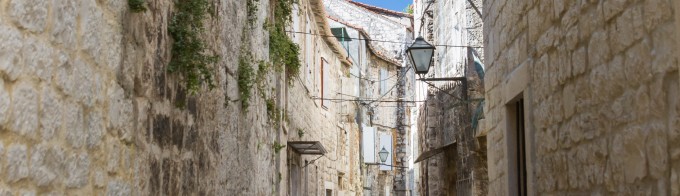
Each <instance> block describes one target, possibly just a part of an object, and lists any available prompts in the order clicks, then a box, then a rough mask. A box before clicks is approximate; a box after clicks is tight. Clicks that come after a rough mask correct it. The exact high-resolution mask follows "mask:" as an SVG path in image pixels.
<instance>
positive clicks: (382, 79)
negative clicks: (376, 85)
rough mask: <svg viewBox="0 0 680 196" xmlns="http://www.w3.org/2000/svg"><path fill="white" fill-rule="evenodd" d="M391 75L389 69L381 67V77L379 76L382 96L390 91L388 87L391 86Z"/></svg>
mask: <svg viewBox="0 0 680 196" xmlns="http://www.w3.org/2000/svg"><path fill="white" fill-rule="evenodd" d="M389 75H390V74H389V72H388V71H387V69H385V68H384V67H383V68H380V78H379V80H380V95H381V96H382V95H384V94H385V93H387V92H388V91H389V89H388V88H389V86H388V85H387V78H389Z"/></svg>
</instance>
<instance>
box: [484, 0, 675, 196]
mask: <svg viewBox="0 0 680 196" xmlns="http://www.w3.org/2000/svg"><path fill="white" fill-rule="evenodd" d="M483 7H484V11H483V12H482V13H483V14H484V25H485V29H484V37H486V38H487V39H485V42H484V52H485V56H486V59H487V60H486V70H487V74H486V77H485V87H486V103H485V104H486V105H485V116H486V119H485V120H484V121H486V122H484V123H482V127H483V128H482V130H483V132H484V133H483V134H485V135H487V138H488V143H487V144H488V146H487V147H488V162H489V180H490V182H489V195H561V194H576V195H582V194H583V195H679V194H680V180H679V179H680V178H678V175H679V174H680V173H679V172H680V146H678V144H679V142H678V141H680V134H678V130H680V124H679V122H680V117H679V116H678V113H679V112H680V104H679V102H678V100H680V99H679V98H678V97H679V96H680V94H678V92H679V91H680V87H679V85H680V81H679V79H678V69H679V64H678V57H679V56H680V55H679V54H680V53H679V50H678V49H679V47H680V45H679V43H678V41H679V36H678V35H680V12H678V9H680V2H679V1H668V0H644V1H609V0H601V1H506V0H491V1H484V6H483Z"/></svg>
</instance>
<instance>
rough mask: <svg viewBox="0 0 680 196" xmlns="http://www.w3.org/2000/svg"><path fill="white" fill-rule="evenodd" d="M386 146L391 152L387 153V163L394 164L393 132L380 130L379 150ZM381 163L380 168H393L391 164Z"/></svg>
mask: <svg viewBox="0 0 680 196" xmlns="http://www.w3.org/2000/svg"><path fill="white" fill-rule="evenodd" d="M382 148H385V150H387V152H389V154H388V155H387V160H386V161H385V165H392V155H393V152H392V134H391V133H390V132H380V146H378V151H381V150H382ZM385 165H380V170H392V167H391V166H385Z"/></svg>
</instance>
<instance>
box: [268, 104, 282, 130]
mask: <svg viewBox="0 0 680 196" xmlns="http://www.w3.org/2000/svg"><path fill="white" fill-rule="evenodd" d="M265 102H266V105H267V116H269V120H270V121H271V122H272V124H273V125H274V127H278V126H279V125H280V124H281V119H282V116H281V109H279V107H278V106H276V103H275V102H274V99H267V100H266V101H265Z"/></svg>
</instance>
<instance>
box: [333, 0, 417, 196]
mask: <svg viewBox="0 0 680 196" xmlns="http://www.w3.org/2000/svg"><path fill="white" fill-rule="evenodd" d="M324 4H325V6H326V9H327V11H328V13H329V16H328V18H329V21H331V26H333V27H335V28H334V29H336V30H337V32H338V33H337V34H336V36H338V37H342V35H343V34H342V32H345V33H347V36H349V38H351V39H349V40H348V39H343V38H338V40H339V41H340V42H341V43H343V46H344V47H345V48H346V50H347V51H348V52H349V53H350V58H351V59H352V60H353V62H357V63H355V64H354V65H353V66H352V69H351V71H350V75H351V76H350V77H351V78H353V79H354V80H355V81H356V82H358V83H359V86H357V88H356V89H355V90H356V94H353V96H341V97H345V99H361V100H364V101H360V102H357V104H358V105H357V106H359V107H360V108H359V110H357V111H356V115H357V121H359V122H361V124H362V127H361V132H362V141H363V142H362V144H361V148H362V160H363V161H362V163H365V164H364V167H363V168H362V175H363V176H365V179H364V185H363V188H364V195H392V194H396V195H404V194H409V192H410V190H409V189H408V188H407V186H406V184H407V182H408V179H409V177H408V171H409V169H408V168H407V167H408V164H407V161H408V160H410V157H409V154H410V144H409V140H410V139H409V136H410V127H409V126H407V125H408V124H410V119H409V118H408V117H409V116H410V108H408V107H407V104H408V103H405V102H401V101H399V100H409V97H412V92H413V78H414V77H413V76H414V74H413V73H414V72H413V71H412V70H409V68H408V67H409V66H407V65H408V64H407V61H406V59H405V57H406V56H405V54H404V53H405V49H406V47H407V45H408V43H410V42H412V37H411V22H412V16H411V15H409V14H405V13H401V12H396V11H391V10H387V9H383V8H378V7H374V6H370V5H366V4H362V3H358V2H354V1H347V0H332V1H324ZM382 148H385V149H386V150H387V151H388V152H389V155H390V156H388V158H387V160H386V162H385V163H384V164H385V165H376V164H380V163H381V162H380V159H379V158H378V152H379V151H381V150H382ZM393 166H394V167H393Z"/></svg>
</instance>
